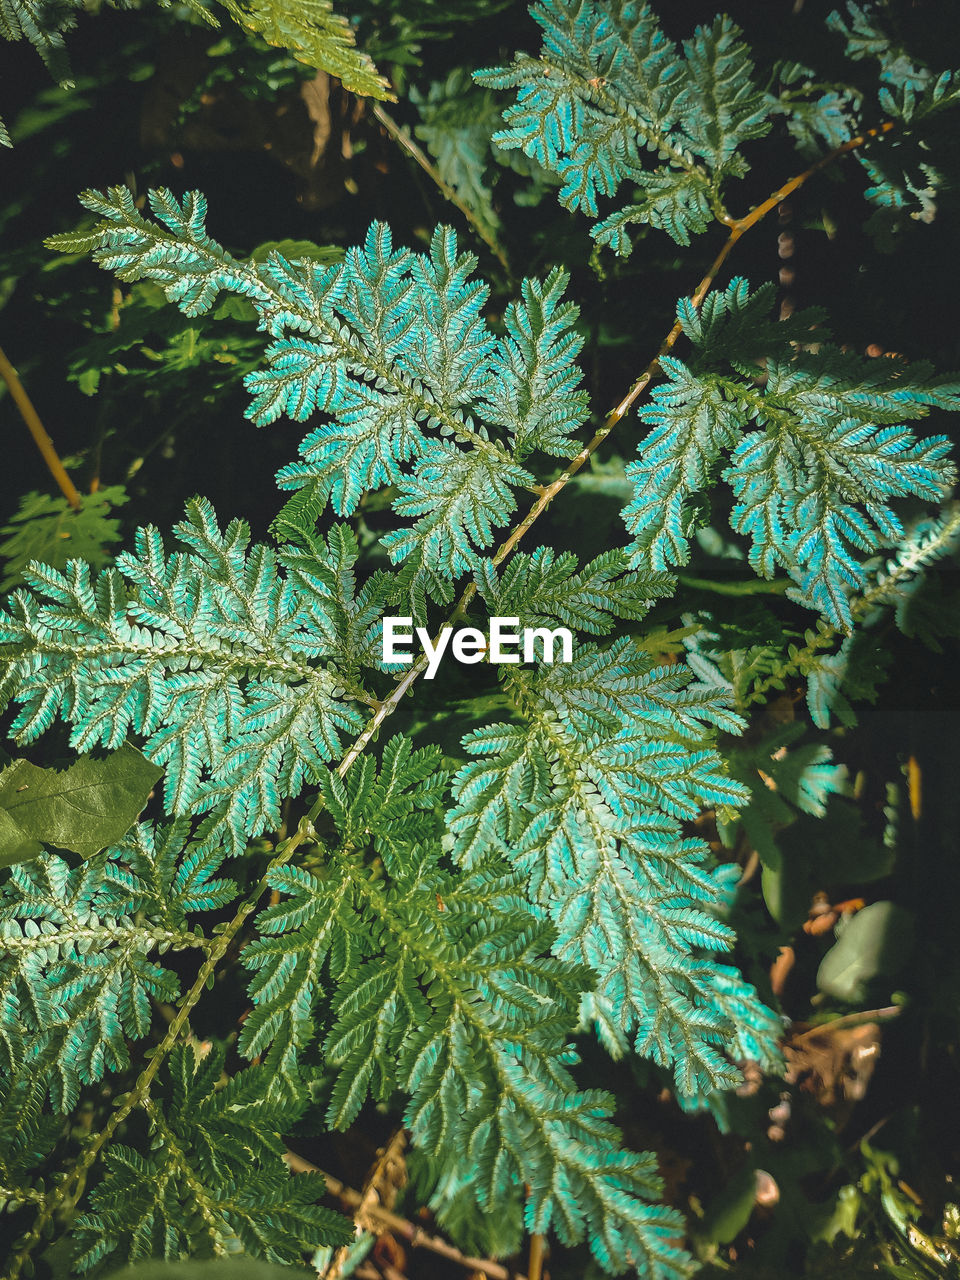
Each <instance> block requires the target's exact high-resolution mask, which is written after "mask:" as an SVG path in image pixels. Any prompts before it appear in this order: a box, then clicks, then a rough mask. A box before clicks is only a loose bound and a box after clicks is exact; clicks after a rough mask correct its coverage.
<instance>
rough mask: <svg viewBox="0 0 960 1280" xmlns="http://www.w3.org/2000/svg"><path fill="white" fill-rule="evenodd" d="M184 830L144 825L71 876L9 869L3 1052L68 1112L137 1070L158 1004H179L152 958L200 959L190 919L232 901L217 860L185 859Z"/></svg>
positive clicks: (0, 928)
mask: <svg viewBox="0 0 960 1280" xmlns="http://www.w3.org/2000/svg"><path fill="white" fill-rule="evenodd" d="M184 834H185V832H184V828H183V826H182V825H180V826H178V825H177V824H174V826H173V827H172V828H170V829H168V831H167V832H166V833H164V834H163V835H162V836H160V835H159V834H158V833H155V832H154V831H153V829H152V828H150V827H149V826H141V827H140V828H138V829H137V831H136V833H135V834H134V835H133V836H132V837H131V838H128V841H127V843H126V844H124V845H122V846H120V847H118V849H116V850H111V851H109V852H108V853H106V854H100V855H97V856H96V857H94V858H91V859H89V860H88V861H86V862H84V863H83V864H81V865H80V866H79V867H76V868H73V869H71V868H70V867H69V866H68V865H67V863H66V862H64V861H63V860H62V859H61V858H59V857H57V856H56V855H55V854H47V855H46V856H45V857H44V858H43V859H38V860H35V861H33V862H30V863H23V864H19V865H17V866H14V867H12V868H11V869H10V872H9V875H8V877H7V879H5V880H4V881H3V883H2V885H0V937H2V943H3V945H2V955H0V1051H2V1054H3V1059H4V1068H5V1070H6V1071H8V1072H9V1073H11V1074H15V1073H16V1072H17V1071H19V1070H21V1069H23V1070H25V1071H29V1072H32V1074H33V1076H34V1078H35V1079H36V1080H38V1081H41V1082H44V1083H45V1084H46V1087H47V1088H48V1089H49V1090H50V1093H51V1095H52V1097H53V1099H54V1101H55V1103H56V1105H57V1106H58V1107H59V1108H60V1109H61V1110H64V1111H69V1110H70V1109H72V1108H73V1107H74V1106H75V1105H76V1101H77V1097H78V1094H79V1091H80V1087H81V1085H83V1084H88V1083H92V1082H94V1081H97V1080H100V1079H102V1078H103V1076H104V1075H105V1074H107V1073H108V1072H111V1071H119V1070H123V1069H125V1068H126V1067H128V1066H129V1065H130V1053H129V1048H128V1041H129V1040H136V1039H140V1038H142V1037H143V1036H145V1035H146V1034H147V1031H148V1030H149V1028H150V1024H151V1018H152V1010H151V1004H150V1001H151V999H152V998H155V999H159V1000H163V1001H168V1002H169V1001H172V1000H175V999H176V998H177V996H178V995H179V981H178V979H177V977H176V975H175V974H174V973H173V972H171V971H170V970H168V969H165V968H164V967H163V966H161V965H160V964H158V963H157V962H156V960H155V959H153V956H154V955H155V954H156V955H162V954H165V953H166V952H168V951H171V950H174V951H177V950H184V949H192V948H203V947H205V946H206V945H207V943H206V939H205V938H204V937H203V935H202V934H200V933H198V932H195V931H194V930H193V929H191V928H189V927H188V926H187V924H186V913H187V912H188V911H195V910H206V909H210V908H214V907H217V906H220V905H222V904H223V903H225V902H228V901H229V900H230V898H231V897H232V896H233V886H232V885H230V883H229V881H210V880H209V875H210V873H211V872H212V871H213V870H214V869H215V867H216V861H217V860H216V859H211V858H209V857H207V858H206V859H203V860H201V861H200V862H199V865H198V856H197V855H196V854H194V853H192V852H191V851H190V850H189V849H186V850H185V849H184V846H183V837H184Z"/></svg>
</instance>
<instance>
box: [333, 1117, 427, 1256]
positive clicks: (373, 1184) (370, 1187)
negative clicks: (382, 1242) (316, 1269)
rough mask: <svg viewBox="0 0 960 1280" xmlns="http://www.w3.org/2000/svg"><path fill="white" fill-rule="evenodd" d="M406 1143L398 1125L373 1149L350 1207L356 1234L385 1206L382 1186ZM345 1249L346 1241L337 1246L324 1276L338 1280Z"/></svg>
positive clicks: (387, 1181)
mask: <svg viewBox="0 0 960 1280" xmlns="http://www.w3.org/2000/svg"><path fill="white" fill-rule="evenodd" d="M406 1145H407V1135H406V1133H405V1132H404V1130H403V1129H402V1128H400V1129H397V1130H396V1131H395V1132H394V1133H393V1135H392V1136H391V1138H390V1141H389V1142H388V1143H387V1145H386V1146H385V1147H382V1148H381V1149H380V1150H379V1151H378V1152H377V1158H376V1160H375V1161H374V1162H373V1166H372V1168H371V1169H370V1172H369V1173H368V1174H367V1176H366V1179H365V1181H364V1184H363V1191H362V1192H361V1193H360V1195H359V1197H358V1199H357V1204H356V1206H355V1207H354V1211H353V1221H354V1223H355V1224H356V1228H357V1234H358V1235H359V1234H360V1233H361V1232H362V1231H370V1230H371V1229H372V1227H373V1212H374V1210H375V1209H380V1208H383V1207H385V1206H384V1205H383V1200H382V1196H383V1190H384V1186H385V1184H386V1185H388V1184H389V1183H390V1180H391V1175H392V1173H393V1171H394V1169H395V1168H396V1166H397V1164H398V1163H401V1164H402V1161H403V1149H404V1147H405V1146H406ZM405 1176H406V1175H405V1174H403V1175H402V1178H401V1180H405ZM349 1252H350V1246H349V1245H344V1246H343V1247H342V1248H340V1249H338V1250H337V1252H336V1253H335V1254H334V1255H333V1258H332V1259H331V1261H330V1265H329V1266H328V1267H327V1269H326V1271H325V1272H324V1273H323V1274H324V1280H339V1276H340V1272H341V1271H342V1270H343V1265H344V1263H345V1262H346V1260H347V1255H348V1254H349Z"/></svg>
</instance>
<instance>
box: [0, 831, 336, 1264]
mask: <svg viewBox="0 0 960 1280" xmlns="http://www.w3.org/2000/svg"><path fill="white" fill-rule="evenodd" d="M311 832H312V828H311V827H309V826H308V825H307V824H306V823H301V824H300V828H299V830H298V831H297V832H296V833H295V834H294V835H292V836H291V837H290V838H289V839H288V840H287V841H285V842H284V844H283V846H282V847H281V848H280V849H278V851H277V853H276V855H275V856H274V857H273V859H272V860H271V862H270V865H269V866H268V867H267V870H266V871H265V872H264V874H263V877H262V878H261V880H260V881H259V883H258V884H257V886H256V888H255V889H254V891H253V893H251V894H249V895H248V896H247V897H246V898H245V899H244V901H243V903H242V904H241V905H240V908H239V910H238V911H237V913H236V915H235V916H234V917H233V919H232V920H230V921H228V922H227V923H226V924H225V925H224V926H223V927H222V928H221V931H220V932H219V933H218V934H217V935H216V939H215V941H214V944H213V946H212V947H211V949H210V954H209V955H208V956H207V958H206V960H204V962H203V964H202V965H201V966H200V969H199V971H198V973H197V976H196V979H195V980H194V983H193V986H192V987H191V988H190V990H189V991H188V992H187V993H186V995H185V996H182V997H181V999H180V1001H179V1008H178V1010H177V1014H176V1016H175V1017H174V1018H173V1020H172V1021H171V1023H170V1025H169V1027H168V1028H167V1031H166V1034H165V1035H164V1037H163V1039H162V1040H161V1041H160V1043H159V1044H158V1045H157V1046H156V1048H155V1049H153V1050H152V1051H151V1052H150V1058H149V1061H148V1062H147V1065H146V1066H145V1067H144V1069H143V1070H142V1071H141V1073H140V1075H139V1077H138V1079H137V1082H136V1084H135V1085H134V1086H133V1088H132V1089H131V1090H130V1092H129V1093H128V1094H126V1095H124V1096H122V1097H120V1098H118V1099H117V1103H118V1106H117V1109H116V1110H115V1111H114V1112H113V1114H112V1115H111V1116H110V1119H109V1120H108V1121H107V1123H106V1124H105V1125H104V1126H103V1128H102V1129H101V1130H100V1132H99V1133H97V1134H94V1136H93V1137H92V1138H90V1139H89V1140H88V1142H87V1144H86V1146H85V1147H84V1150H83V1153H82V1154H81V1155H80V1157H79V1159H78V1160H77V1162H76V1164H75V1165H74V1166H73V1168H72V1169H71V1170H70V1172H69V1174H67V1176H66V1177H65V1178H64V1179H63V1181H62V1182H60V1183H58V1184H57V1185H56V1186H55V1187H52V1188H51V1189H50V1191H48V1192H47V1194H46V1196H45V1197H44V1199H43V1203H42V1205H41V1207H40V1209H39V1211H38V1213H37V1216H36V1219H35V1221H34V1223H33V1226H32V1228H31V1229H30V1231H29V1233H28V1234H27V1236H26V1238H25V1240H24V1242H23V1244H22V1245H21V1246H20V1248H19V1249H18V1250H17V1252H16V1253H15V1254H14V1255H13V1257H12V1258H11V1260H10V1266H9V1270H8V1271H7V1272H6V1273H5V1275H6V1280H16V1278H17V1276H19V1275H20V1272H21V1269H22V1267H23V1264H24V1263H25V1262H26V1260H27V1258H28V1257H29V1256H30V1254H31V1252H32V1251H33V1249H34V1248H36V1246H37V1245H38V1244H39V1243H40V1241H41V1240H42V1239H43V1235H44V1230H45V1228H46V1226H47V1224H48V1223H49V1222H50V1221H51V1219H52V1218H53V1215H54V1213H55V1212H56V1210H57V1208H58V1206H59V1205H60V1204H62V1203H63V1202H64V1201H65V1200H66V1199H67V1198H68V1196H70V1195H72V1194H73V1193H74V1191H75V1190H76V1188H77V1187H78V1186H80V1185H81V1183H82V1181H83V1179H84V1178H85V1176H86V1174H87V1172H88V1171H89V1170H90V1168H91V1167H92V1166H93V1164H94V1161H95V1160H96V1158H97V1156H98V1155H99V1154H100V1152H101V1151H102V1150H103V1148H104V1147H105V1146H106V1144H107V1143H108V1142H109V1141H110V1140H111V1138H112V1137H113V1135H114V1134H115V1133H116V1131H117V1129H119V1127H120V1125H122V1124H123V1122H124V1121H125V1120H126V1119H127V1117H128V1116H129V1115H130V1113H131V1112H132V1111H133V1110H134V1109H135V1108H136V1107H138V1106H140V1105H141V1104H142V1103H143V1102H144V1100H145V1099H146V1097H147V1094H148V1093H149V1090H150V1086H151V1084H152V1083H153V1080H154V1077H155V1076H156V1074H157V1072H158V1071H159V1070H160V1067H161V1066H162V1065H163V1061H164V1059H165V1058H166V1056H167V1054H168V1053H169V1052H170V1051H171V1049H172V1048H173V1047H174V1045H175V1044H176V1042H177V1040H178V1039H179V1036H180V1033H181V1031H182V1030H183V1028H184V1026H185V1025H186V1022H187V1019H188V1018H189V1016H190V1013H191V1011H192V1009H193V1008H194V1006H195V1005H196V1003H197V1001H198V1000H199V999H200V997H201V996H202V994H203V992H204V990H205V988H206V986H207V984H208V983H209V982H210V981H211V980H212V979H213V976H214V972H215V970H216V967H217V965H218V964H219V963H220V961H221V960H222V959H223V957H224V956H225V955H226V953H227V950H228V948H229V947H230V944H231V942H232V941H233V939H234V938H235V937H236V935H237V933H239V931H240V928H241V926H242V925H243V923H244V921H245V920H246V919H247V917H248V916H249V915H250V914H251V912H253V911H254V910H255V909H256V905H257V903H258V902H259V900H260V897H261V895H262V894H263V892H264V890H265V889H266V888H267V887H268V883H267V878H268V876H269V875H270V872H271V871H272V870H273V869H274V868H275V867H278V866H280V865H281V864H282V863H284V862H286V861H287V859H288V858H289V857H290V856H291V854H293V852H294V851H295V849H296V848H297V847H298V846H299V845H300V844H301V843H302V841H303V840H304V839H306V838H307V836H308V835H309V834H311Z"/></svg>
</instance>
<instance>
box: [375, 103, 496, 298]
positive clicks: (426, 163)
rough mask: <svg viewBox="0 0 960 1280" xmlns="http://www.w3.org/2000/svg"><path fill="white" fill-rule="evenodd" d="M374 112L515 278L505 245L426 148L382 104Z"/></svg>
mask: <svg viewBox="0 0 960 1280" xmlns="http://www.w3.org/2000/svg"><path fill="white" fill-rule="evenodd" d="M371 111H372V113H373V115H374V117H375V118H376V119H377V120H379V122H380V124H381V125H382V126H383V128H384V129H385V130H386V132H387V133H388V134H389V135H390V137H391V138H393V140H394V142H396V143H397V144H398V145H399V146H400V147H402V148H403V150H404V151H406V153H407V155H408V156H410V157H411V158H412V159H414V160H415V161H416V162H417V164H418V165H419V166H420V168H421V169H422V170H423V171H424V173H425V174H426V175H427V177H428V178H429V179H430V181H431V182H433V183H435V184H436V186H437V188H438V189H439V191H440V194H441V195H442V196H443V198H444V199H445V200H449V201H450V203H451V204H452V205H454V206H455V207H456V208H457V209H459V210H460V212H461V213H462V214H463V216H464V217H465V218H466V220H467V221H468V222H469V223H470V225H471V227H473V229H474V231H475V232H476V233H477V235H478V236H479V237H480V239H481V240H482V241H483V243H484V244H485V245H486V246H487V248H488V249H489V250H490V252H491V253H492V254H493V256H494V257H495V258H496V259H497V261H498V262H499V263H500V265H501V266H502V267H503V269H504V271H506V273H507V275H508V276H510V277H511V278H512V276H513V272H512V271H511V270H510V260H509V258H508V257H507V253H506V250H505V249H504V247H503V245H502V244H501V243H500V241H499V240H498V239H497V237H496V236H495V235H494V234H493V232H492V231H491V229H490V228H489V227H488V226H487V225H486V224H485V223H484V222H483V220H482V219H481V218H478V217H477V214H476V213H475V211H474V210H473V209H471V208H470V206H469V205H468V204H467V203H466V202H465V201H463V200H461V198H460V197H459V196H458V195H457V193H456V191H454V189H453V187H451V186H450V184H449V182H445V181H444V179H443V178H442V177H441V176H440V170H439V169H438V168H437V166H436V165H435V164H434V163H433V161H432V160H431V159H430V157H429V156H428V155H427V153H426V152H425V151H424V149H423V148H422V147H421V146H420V145H419V144H418V143H417V142H415V141H414V139H413V136H412V135H411V133H410V130H409V129H406V128H404V127H403V125H400V124H398V123H397V121H396V120H394V118H393V116H392V115H390V113H389V112H388V111H386V110H384V108H383V107H382V106H381V104H380V103H379V102H375V103H374V104H373V106H372V108H371Z"/></svg>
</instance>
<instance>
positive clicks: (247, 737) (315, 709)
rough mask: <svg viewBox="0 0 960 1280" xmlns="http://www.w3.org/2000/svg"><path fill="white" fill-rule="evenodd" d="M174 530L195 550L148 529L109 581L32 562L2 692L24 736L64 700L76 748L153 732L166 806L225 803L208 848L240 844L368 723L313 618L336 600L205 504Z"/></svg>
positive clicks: (147, 740) (187, 809)
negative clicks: (302, 587)
mask: <svg viewBox="0 0 960 1280" xmlns="http://www.w3.org/2000/svg"><path fill="white" fill-rule="evenodd" d="M175 532H176V534H177V536H178V537H179V539H180V541H181V542H182V543H183V544H184V545H185V546H186V547H187V548H188V550H186V551H180V552H176V553H174V554H172V555H167V553H166V551H165V549H164V546H163V542H162V540H161V538H160V535H159V533H157V531H156V530H155V529H150V528H147V529H142V530H140V531H139V532H138V534H137V537H136V544H135V545H136V550H135V551H134V552H125V553H124V554H123V555H121V556H119V557H118V559H117V562H116V568H115V569H110V570H106V571H104V572H102V573H101V574H100V575H99V576H98V577H97V578H93V577H92V576H91V574H90V571H89V569H88V568H87V566H85V565H83V564H82V563H81V562H80V561H73V562H72V563H71V565H70V567H69V570H68V572H67V574H60V573H57V572H55V571H54V570H49V569H45V568H44V567H43V566H34V568H33V569H32V570H31V571H30V573H29V578H28V580H29V582H30V584H31V585H32V587H33V588H34V590H33V593H32V594H28V593H26V592H22V591H21V592H16V593H15V594H14V595H13V596H12V597H11V604H10V612H9V613H0V643H3V644H4V645H5V646H6V653H5V654H4V655H3V658H2V663H3V668H2V669H3V675H2V679H0V692H5V693H6V696H7V697H13V698H15V699H16V700H17V701H18V702H20V703H21V704H22V710H21V712H20V714H19V715H18V716H17V718H16V720H15V721H14V732H15V733H16V734H17V735H18V736H19V738H20V739H21V741H30V740H32V739H33V738H35V737H37V735H38V734H40V733H41V732H42V731H43V730H44V729H46V728H47V727H48V726H49V725H50V724H51V722H52V721H53V719H54V717H55V716H56V715H57V714H58V713H59V714H60V715H61V716H62V717H63V718H64V719H66V720H67V721H68V722H70V723H71V724H72V726H73V727H72V732H71V743H72V745H74V746H75V747H77V748H78V749H79V750H89V748H90V747H92V746H96V745H98V744H103V745H104V746H108V747H113V746H118V745H119V744H120V743H121V742H122V741H123V740H124V738H125V737H126V736H127V735H128V734H131V733H132V734H138V735H140V736H141V737H142V738H143V740H144V750H145V753H146V754H147V755H148V756H149V757H150V758H151V759H152V760H153V761H155V762H156V763H157V764H162V765H164V766H165V768H166V779H165V796H166V807H167V811H168V812H169V813H170V814H172V815H178V814H195V813H203V812H208V811H211V810H217V820H216V821H213V822H211V824H210V826H209V829H208V834H207V844H208V847H214V846H215V845H216V844H217V843H218V842H219V840H220V838H221V836H222V838H224V839H226V840H227V841H228V843H229V845H230V847H231V848H232V849H233V850H234V851H239V850H240V849H242V848H243V847H244V844H245V842H246V840H247V838H248V837H249V836H251V835H255V834H258V833H259V832H260V831H262V830H263V829H264V828H265V827H267V826H268V825H271V824H273V825H275V824H276V823H277V822H278V820H279V806H280V799H281V797H282V796H283V795H296V794H298V793H299V791H300V790H301V789H302V788H303V786H304V785H305V783H306V782H307V781H308V780H311V779H312V778H313V777H314V776H315V775H316V773H317V772H318V771H319V770H320V769H322V768H323V767H324V765H325V762H326V761H327V760H329V759H331V758H333V757H335V756H336V755H337V754H339V751H340V734H341V733H342V732H344V731H346V732H353V731H356V730H357V729H359V728H360V726H361V724H362V720H361V717H360V715H359V714H358V712H357V711H356V710H355V708H354V706H353V705H352V703H351V702H350V701H348V700H347V699H346V698H345V696H344V687H343V682H342V680H341V679H340V678H339V676H338V673H337V669H336V656H337V651H336V650H335V649H334V648H333V647H332V646H331V645H330V644H329V643H327V644H325V643H324V640H323V637H322V634H320V632H319V629H318V627H317V625H316V618H317V616H318V614H322V613H323V612H324V601H323V598H322V597H321V598H315V597H307V598H305V597H304V596H303V595H301V594H299V593H298V592H297V590H296V588H295V586H294V584H293V581H292V580H291V579H290V578H288V577H286V576H285V575H284V574H283V573H282V572H281V570H280V567H279V566H278V563H277V557H276V554H275V552H274V551H272V550H270V549H269V548H267V547H266V546H263V545H259V546H254V547H252V548H251V547H249V530H248V529H247V527H246V526H245V525H244V524H243V523H242V522H240V521H234V522H233V523H232V524H231V525H230V526H229V527H228V528H227V529H226V531H224V532H221V531H220V529H219V528H218V527H217V524H216V520H215V518H214V515H213V512H212V510H211V508H210V507H209V504H207V503H205V502H203V501H200V500H196V501H194V502H191V503H190V504H188V508H187V518H186V520H185V521H183V522H182V523H181V524H180V525H178V526H177V528H176V531H175ZM327 632H328V635H330V628H329V627H328V628H327ZM64 637H68V642H67V643H66V644H65V643H64Z"/></svg>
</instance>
